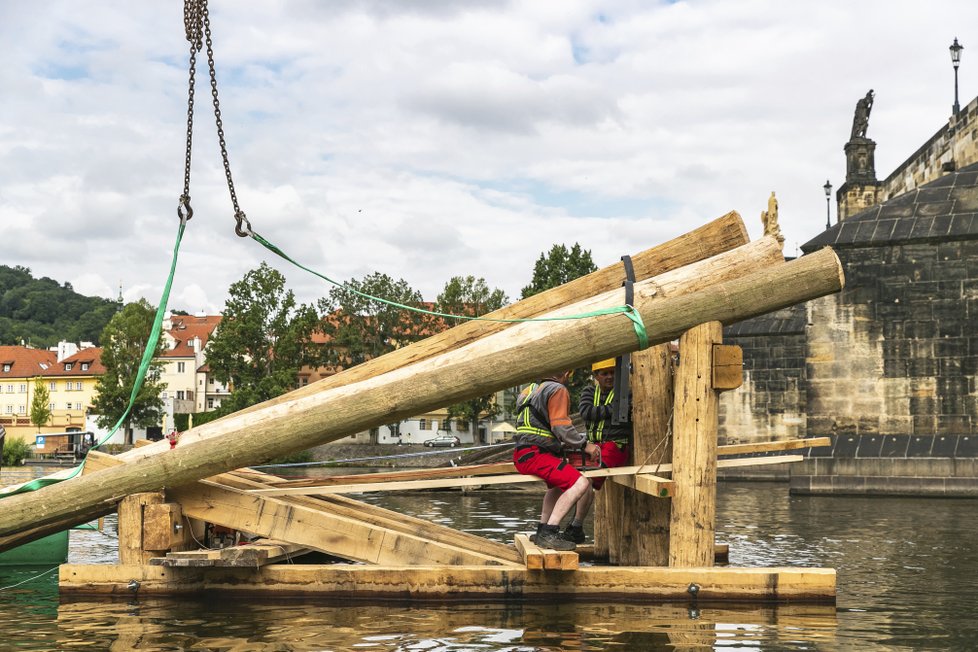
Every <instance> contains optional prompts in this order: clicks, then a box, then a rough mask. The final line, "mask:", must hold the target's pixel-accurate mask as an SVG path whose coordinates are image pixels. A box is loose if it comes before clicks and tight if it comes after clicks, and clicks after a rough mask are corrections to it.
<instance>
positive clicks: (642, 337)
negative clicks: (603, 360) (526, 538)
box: [249, 231, 649, 349]
mask: <svg viewBox="0 0 978 652" xmlns="http://www.w3.org/2000/svg"><path fill="white" fill-rule="evenodd" d="M249 235H250V236H251V238H252V239H253V240H254V241H255V242H257V243H258V244H260V245H261V246H263V247H265V248H266V249H268V250H269V251H271V252H272V253H273V254H275V255H276V256H279V257H281V258H282V259H284V260H287V261H288V262H290V263H292V264H293V265H295V266H296V267H298V268H299V269H303V270H305V271H307V272H309V273H310V274H312V275H313V276H317V277H319V278H321V279H323V280H324V281H326V282H327V283H330V284H332V285H335V286H336V287H340V288H343V289H344V290H347V291H349V292H352V293H354V294H356V295H359V296H361V297H364V298H365V299H370V300H371V301H379V302H380V303H386V304H387V305H389V306H394V307H395V308H401V309H403V310H411V311H413V312H418V313H422V314H425V315H431V316H433V317H443V318H447V319H466V320H469V321H489V322H500V323H505V324H519V323H523V322H540V321H567V320H573V319H586V318H589V317H601V316H604V315H622V314H623V315H625V316H626V317H627V318H628V319H629V320H631V322H632V327H633V328H634V329H635V336H636V337H637V338H638V343H639V348H640V349H647V348H648V347H649V336H648V333H647V332H646V330H645V322H643V321H642V315H641V314H640V313H639V312H638V311H637V310H636V309H635V307H634V306H631V305H624V306H615V307H612V308H602V309H600V310H592V311H591V312H584V313H580V314H577V315H564V316H561V317H533V318H527V319H504V318H499V317H470V316H467V315H451V314H448V313H444V312H438V311H436V310H425V309H424V308H418V307H417V306H408V305H405V304H403V303H397V302H396V301H389V300H387V299H383V298H381V297H375V296H373V295H370V294H367V293H365V292H361V291H359V290H357V289H356V288H352V287H350V286H349V285H346V284H345V283H340V282H339V281H335V280H333V279H331V278H330V277H328V276H326V275H324V274H320V273H319V272H317V271H316V270H314V269H310V268H309V267H306V266H305V265H303V264H302V263H300V262H298V261H296V260H295V259H294V258H292V257H291V256H289V255H288V254H286V253H285V252H284V251H282V250H281V249H280V248H279V247H277V246H275V245H274V244H272V243H271V242H269V241H268V240H266V239H265V238H264V237H262V236H261V235H260V234H258V233H257V232H255V231H251V232H250V233H249Z"/></svg>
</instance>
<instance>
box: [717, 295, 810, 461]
mask: <svg viewBox="0 0 978 652" xmlns="http://www.w3.org/2000/svg"><path fill="white" fill-rule="evenodd" d="M806 322H807V316H806V314H805V308H804V306H796V307H794V308H789V309H786V310H781V311H778V312H776V313H772V314H770V315H765V316H763V317H758V318H755V319H748V320H746V321H743V322H740V323H738V324H734V325H733V326H730V327H728V328H727V329H725V331H724V343H726V344H736V345H739V346H740V347H741V348H742V349H743V350H744V383H743V385H742V386H741V387H739V388H738V389H736V390H733V391H729V392H724V393H722V394H721V395H720V441H721V443H725V444H735V443H745V442H755V441H772V440H781V439H795V438H799V437H804V436H805V430H806V424H805V379H804V375H805V324H806Z"/></svg>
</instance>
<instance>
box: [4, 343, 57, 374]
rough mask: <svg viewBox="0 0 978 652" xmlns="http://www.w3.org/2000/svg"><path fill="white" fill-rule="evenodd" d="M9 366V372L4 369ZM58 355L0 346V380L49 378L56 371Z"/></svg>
mask: <svg viewBox="0 0 978 652" xmlns="http://www.w3.org/2000/svg"><path fill="white" fill-rule="evenodd" d="M7 365H10V371H4V369H5V368H6V367H7ZM57 366H58V354H57V353H55V352H54V351H48V350H47V349H29V348H27V347H26V346H0V379H3V378H30V377H32V376H49V375H51V372H53V371H56V370H57V369H56V368H57Z"/></svg>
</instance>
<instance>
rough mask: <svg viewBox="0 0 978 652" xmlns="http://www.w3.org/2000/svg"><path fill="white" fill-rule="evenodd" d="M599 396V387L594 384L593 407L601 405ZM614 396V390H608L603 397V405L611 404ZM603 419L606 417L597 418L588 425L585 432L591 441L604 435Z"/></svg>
mask: <svg viewBox="0 0 978 652" xmlns="http://www.w3.org/2000/svg"><path fill="white" fill-rule="evenodd" d="M600 396H601V387H599V386H598V385H595V386H594V406H595V407H597V406H599V405H602V403H601V400H600ZM614 398H615V390H611V391H610V392H608V395H607V396H606V397H605V399H604V403H603V405H611V401H612V400H613V399H614ZM605 421H607V419H598V420H597V421H595V422H594V423H592V424H591V425H590V426H589V427H588V429H587V434H588V438H589V439H591V440H592V441H601V438H602V437H604V424H605Z"/></svg>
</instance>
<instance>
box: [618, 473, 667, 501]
mask: <svg viewBox="0 0 978 652" xmlns="http://www.w3.org/2000/svg"><path fill="white" fill-rule="evenodd" d="M611 480H612V482H614V483H615V484H620V485H621V486H623V487H628V488H629V489H634V490H636V491H640V492H642V493H643V494H646V495H648V496H652V497H654V498H671V497H672V493H673V491H674V490H675V487H676V483H674V482H673V481H672V480H669V479H668V478H660V477H659V476H657V475H652V474H651V473H641V474H637V475H619V476H615V477H613V478H611Z"/></svg>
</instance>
